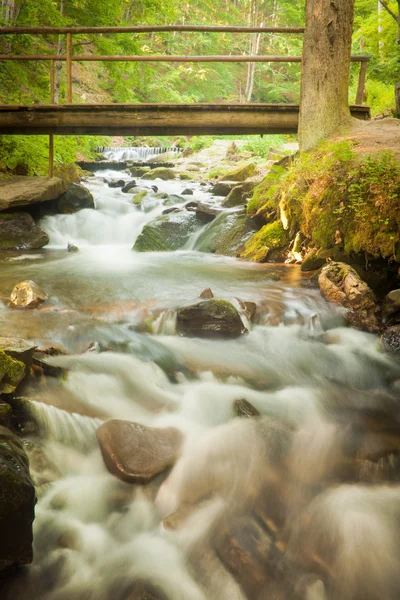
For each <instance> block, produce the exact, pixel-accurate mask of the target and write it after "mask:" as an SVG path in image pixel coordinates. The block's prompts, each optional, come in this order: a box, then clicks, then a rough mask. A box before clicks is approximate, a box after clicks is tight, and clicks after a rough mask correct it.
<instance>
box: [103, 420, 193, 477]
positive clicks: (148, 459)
mask: <svg viewBox="0 0 400 600" xmlns="http://www.w3.org/2000/svg"><path fill="white" fill-rule="evenodd" d="M97 439H98V442H99V445H100V450H101V453H102V455H103V459H104V462H105V465H106V467H107V469H108V470H109V471H110V473H111V474H112V475H115V476H116V477H118V478H119V479H122V480H123V481H126V482H128V483H148V482H149V481H151V480H152V479H153V478H154V477H155V476H156V475H158V474H159V473H162V472H163V471H165V470H166V469H168V468H169V467H171V466H172V465H173V464H174V463H175V462H176V460H177V458H178V456H179V452H180V448H181V444H182V434H181V433H180V432H179V431H178V430H177V429H174V428H172V427H169V428H164V429H155V428H150V427H145V426H144V425H139V424H138V423H132V422H130V421H122V420H120V419H112V420H111V421H107V422H106V423H104V424H103V425H101V426H100V427H99V428H98V430H97Z"/></svg>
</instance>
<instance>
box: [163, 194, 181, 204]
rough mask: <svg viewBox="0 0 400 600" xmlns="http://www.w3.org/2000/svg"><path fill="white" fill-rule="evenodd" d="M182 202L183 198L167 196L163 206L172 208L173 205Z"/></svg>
mask: <svg viewBox="0 0 400 600" xmlns="http://www.w3.org/2000/svg"><path fill="white" fill-rule="evenodd" d="M184 201H185V198H182V196H178V195H177V194H169V195H168V198H167V200H166V202H164V204H165V206H173V205H174V204H182V202H184Z"/></svg>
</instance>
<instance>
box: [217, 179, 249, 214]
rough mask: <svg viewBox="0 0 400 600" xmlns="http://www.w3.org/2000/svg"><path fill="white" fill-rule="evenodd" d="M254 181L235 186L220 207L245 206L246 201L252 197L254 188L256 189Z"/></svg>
mask: <svg viewBox="0 0 400 600" xmlns="http://www.w3.org/2000/svg"><path fill="white" fill-rule="evenodd" d="M256 185H257V182H256V181H245V182H244V183H242V184H238V185H235V186H234V187H233V188H232V189H231V191H230V192H229V194H228V195H227V197H226V198H225V200H224V201H223V202H222V206H226V207H227V208H232V207H234V206H240V205H241V204H246V201H247V200H248V199H249V198H250V196H251V195H252V192H253V190H254V188H255V187H256Z"/></svg>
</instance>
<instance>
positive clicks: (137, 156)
mask: <svg viewBox="0 0 400 600" xmlns="http://www.w3.org/2000/svg"><path fill="white" fill-rule="evenodd" d="M97 151H98V152H100V153H101V154H103V155H104V156H105V157H106V159H107V160H109V161H113V162H124V161H127V160H132V161H142V162H145V161H146V160H147V159H148V158H149V157H152V156H159V155H162V154H165V153H167V152H178V149H177V148H152V147H150V146H135V147H126V148H105V147H102V148H98V149H97Z"/></svg>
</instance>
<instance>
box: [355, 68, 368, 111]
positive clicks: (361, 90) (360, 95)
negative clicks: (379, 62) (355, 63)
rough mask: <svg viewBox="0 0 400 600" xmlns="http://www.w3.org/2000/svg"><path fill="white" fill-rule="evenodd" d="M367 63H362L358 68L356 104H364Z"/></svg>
mask: <svg viewBox="0 0 400 600" xmlns="http://www.w3.org/2000/svg"><path fill="white" fill-rule="evenodd" d="M367 68H368V63H367V62H362V63H361V66H360V74H359V77H358V87H357V95H356V104H364V94H365V81H366V78H367Z"/></svg>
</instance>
